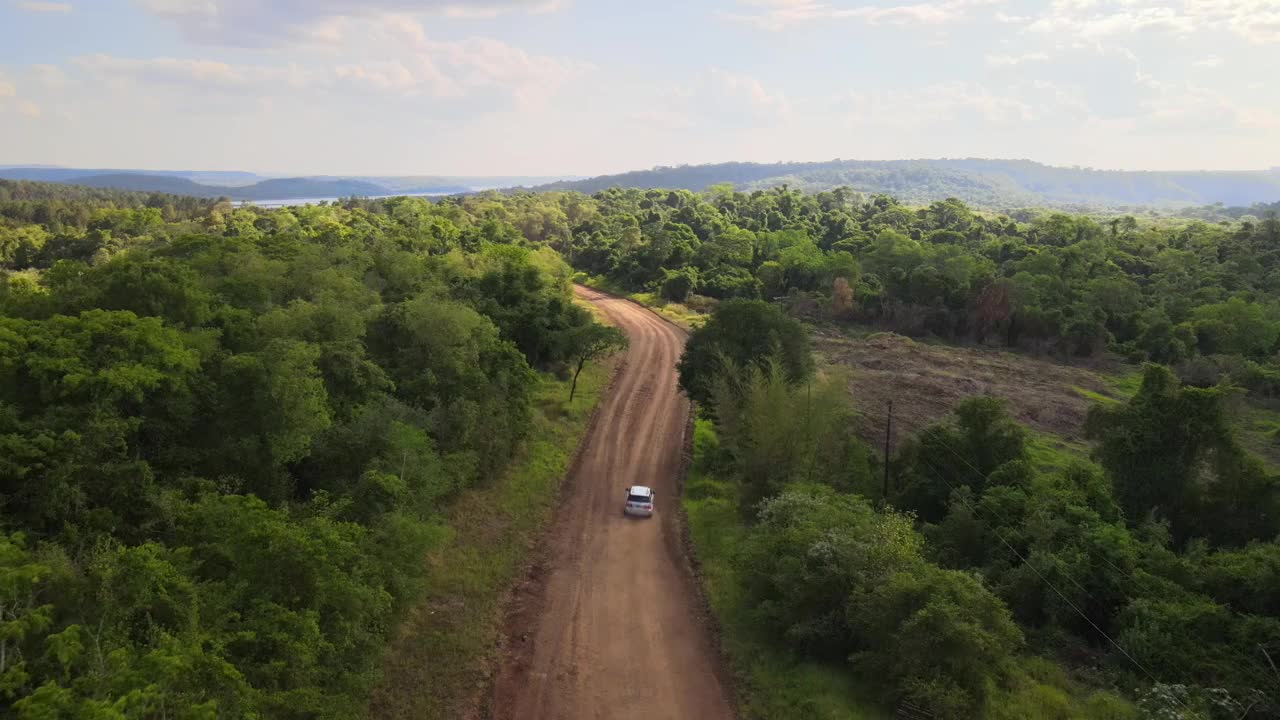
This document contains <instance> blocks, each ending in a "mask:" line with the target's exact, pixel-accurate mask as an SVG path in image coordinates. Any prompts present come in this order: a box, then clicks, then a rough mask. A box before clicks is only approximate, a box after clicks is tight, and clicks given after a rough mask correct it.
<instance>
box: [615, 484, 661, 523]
mask: <svg viewBox="0 0 1280 720" xmlns="http://www.w3.org/2000/svg"><path fill="white" fill-rule="evenodd" d="M653 495H654V493H653V488H647V487H645V486H644V485H632V486H631V487H629V488H627V504H626V505H623V506H622V512H624V513H626V514H627V515H640V516H642V517H653Z"/></svg>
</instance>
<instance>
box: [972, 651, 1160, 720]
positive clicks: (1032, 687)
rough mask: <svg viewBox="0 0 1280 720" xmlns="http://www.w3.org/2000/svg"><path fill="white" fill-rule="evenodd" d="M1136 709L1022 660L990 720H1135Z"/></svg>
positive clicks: (1044, 663)
mask: <svg viewBox="0 0 1280 720" xmlns="http://www.w3.org/2000/svg"><path fill="white" fill-rule="evenodd" d="M1138 717H1139V714H1138V709H1137V707H1135V706H1134V704H1133V703H1131V702H1129V701H1128V700H1126V699H1125V698H1123V697H1121V696H1119V695H1117V694H1115V693H1112V692H1108V691H1106V690H1093V691H1090V690H1088V689H1087V688H1084V687H1082V686H1081V685H1080V684H1079V683H1077V682H1075V681H1073V680H1072V679H1071V678H1069V677H1068V676H1067V673H1066V672H1065V671H1064V670H1063V669H1062V667H1061V666H1059V665H1057V664H1056V663H1054V662H1053V661H1051V660H1047V659H1045V658H1039V657H1029V658H1024V659H1023V660H1022V661H1021V662H1020V665H1019V667H1018V668H1017V669H1015V671H1014V672H1013V674H1012V676H1011V677H1010V678H1009V681H1008V683H1007V687H1003V688H1000V689H998V690H997V691H996V695H995V697H994V698H993V699H992V702H991V714H990V718H991V720H1025V719H1026V718H1036V719H1037V720H1077V719H1086V718H1087V719H1088V720H1137V718H1138Z"/></svg>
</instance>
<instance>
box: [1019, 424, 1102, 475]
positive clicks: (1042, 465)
mask: <svg viewBox="0 0 1280 720" xmlns="http://www.w3.org/2000/svg"><path fill="white" fill-rule="evenodd" d="M1027 454H1029V455H1030V456H1031V463H1032V464H1033V465H1035V466H1036V469H1038V470H1040V471H1041V472H1054V471H1058V470H1065V469H1066V468H1068V467H1070V466H1071V465H1073V464H1075V463H1077V462H1080V461H1088V460H1089V445H1088V444H1086V443H1084V442H1080V441H1074V440H1067V439H1064V438H1061V437H1058V436H1057V435H1053V434H1051V433H1045V432H1036V431H1031V432H1030V433H1029V436H1028V438H1027Z"/></svg>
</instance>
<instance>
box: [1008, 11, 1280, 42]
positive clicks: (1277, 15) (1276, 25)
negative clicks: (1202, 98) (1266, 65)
mask: <svg viewBox="0 0 1280 720" xmlns="http://www.w3.org/2000/svg"><path fill="white" fill-rule="evenodd" d="M1027 29H1028V30H1030V31H1032V32H1038V33H1047V34H1055V35H1073V36H1076V37H1082V38H1093V39H1096V38H1102V37H1109V36H1116V35H1128V34H1134V33H1140V32H1168V33H1173V34H1176V35H1182V36H1190V35H1193V34H1198V33H1201V32H1203V31H1205V30H1210V29H1221V30H1227V31H1229V32H1232V33H1234V34H1236V35H1239V36H1240V37H1243V38H1245V39H1246V40H1249V41H1250V42H1252V43H1257V44H1264V43H1275V42H1280V0H1182V1H1181V2H1180V3H1177V4H1162V3H1158V2H1152V0H1055V2H1054V3H1053V4H1052V5H1051V6H1050V8H1049V9H1048V11H1046V12H1045V13H1043V14H1041V15H1040V16H1039V17H1037V18H1036V19H1035V20H1034V21H1033V22H1031V23H1030V24H1029V25H1027Z"/></svg>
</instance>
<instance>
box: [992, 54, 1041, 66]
mask: <svg viewBox="0 0 1280 720" xmlns="http://www.w3.org/2000/svg"><path fill="white" fill-rule="evenodd" d="M1048 59H1049V54H1048V53H1043V52H1033V53H1024V54H1022V55H988V56H987V65H988V66H990V67H1014V66H1017V65H1022V64H1023V63H1029V62H1044V61H1046V60H1048Z"/></svg>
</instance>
